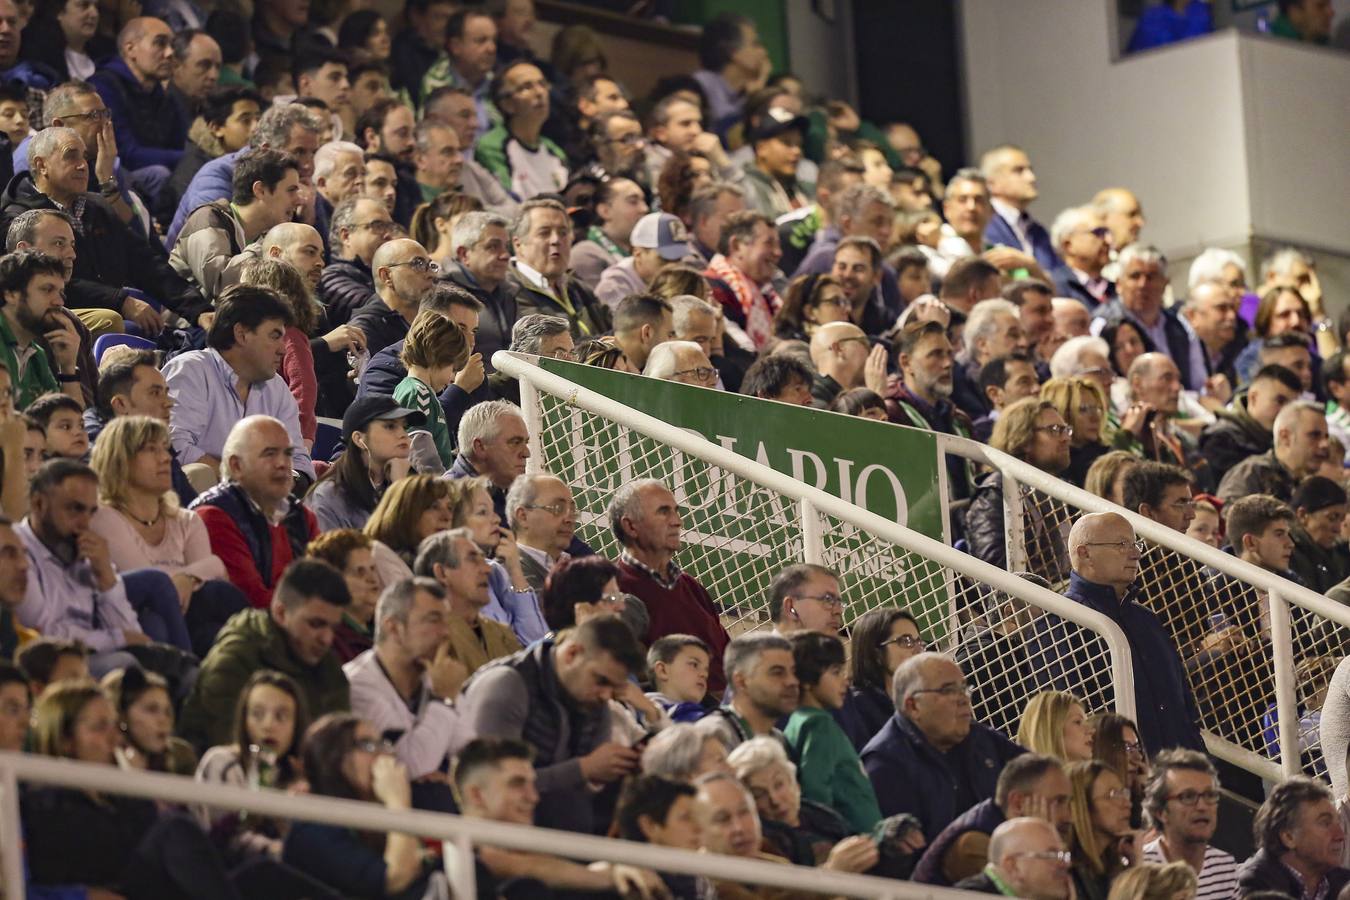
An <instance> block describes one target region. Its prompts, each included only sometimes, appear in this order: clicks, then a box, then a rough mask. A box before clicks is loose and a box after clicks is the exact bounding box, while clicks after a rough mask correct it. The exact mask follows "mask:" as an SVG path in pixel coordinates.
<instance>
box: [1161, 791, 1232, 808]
mask: <svg viewBox="0 0 1350 900" xmlns="http://www.w3.org/2000/svg"><path fill="white" fill-rule="evenodd" d="M1167 799H1168V800H1175V801H1177V802H1178V803H1180V804H1181V805H1182V806H1195V804H1197V803H1199V802H1200V801H1201V800H1203V801H1205V802H1206V803H1209V804H1215V803H1218V802H1219V792H1218V791H1216V790H1214V789H1213V788H1210V789H1209V790H1207V791H1182V792H1181V793H1180V794H1173V795H1172V796H1170V797H1168V798H1167Z"/></svg>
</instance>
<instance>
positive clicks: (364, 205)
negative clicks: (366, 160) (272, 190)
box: [319, 164, 395, 325]
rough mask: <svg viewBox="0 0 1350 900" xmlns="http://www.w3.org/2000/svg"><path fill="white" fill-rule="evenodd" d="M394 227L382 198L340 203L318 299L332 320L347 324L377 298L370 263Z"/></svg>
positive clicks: (335, 323) (335, 322) (348, 200)
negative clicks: (354, 315) (328, 260)
mask: <svg viewBox="0 0 1350 900" xmlns="http://www.w3.org/2000/svg"><path fill="white" fill-rule="evenodd" d="M363 165H364V164H363ZM394 228H395V225H394V220H393V219H392V218H391V217H390V215H389V209H388V207H386V206H385V205H384V202H383V201H381V200H375V199H372V198H369V197H348V198H347V199H346V200H343V201H342V202H341V203H339V204H337V208H336V209H334V210H333V219H332V224H331V225H330V226H329V234H328V244H327V247H328V248H329V250H330V258H331V262H329V263H328V265H327V266H325V267H324V270H323V275H322V276H321V277H320V278H319V302H320V303H322V304H323V307H324V309H326V310H327V311H328V321H329V323H330V324H332V325H343V324H346V323H347V322H348V321H350V320H351V317H352V314H353V313H355V312H356V311H357V310H358V309H360V308H361V307H363V306H366V305H368V304H369V303H371V302H372V301H374V300H375V299H376V295H375V276H374V275H372V274H371V271H370V264H371V263H372V262H373V261H374V259H375V251H376V250H378V249H380V247H381V246H383V244H384V243H385V242H386V241H388V240H389V236H390V235H391V234H393V233H394Z"/></svg>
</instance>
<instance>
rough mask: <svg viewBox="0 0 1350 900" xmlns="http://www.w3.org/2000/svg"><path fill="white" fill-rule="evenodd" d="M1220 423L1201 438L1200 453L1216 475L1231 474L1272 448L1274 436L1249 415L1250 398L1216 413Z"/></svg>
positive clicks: (1207, 428) (1242, 396)
mask: <svg viewBox="0 0 1350 900" xmlns="http://www.w3.org/2000/svg"><path fill="white" fill-rule="evenodd" d="M1214 416H1215V419H1216V421H1215V422H1213V423H1212V424H1210V425H1206V426H1205V430H1204V431H1203V432H1201V434H1200V452H1201V453H1203V454H1204V455H1205V458H1206V459H1208V460H1209V464H1210V467H1211V468H1212V469H1213V470H1214V471H1216V472H1227V471H1228V470H1229V469H1231V468H1233V467H1234V466H1236V465H1237V464H1238V463H1240V462H1242V461H1243V460H1244V459H1246V458H1247V457H1249V456H1256V455H1257V454H1260V453H1265V452H1267V451H1268V450H1270V448H1271V441H1272V438H1271V433H1270V430H1269V429H1267V428H1264V427H1262V425H1261V423H1260V422H1258V421H1256V420H1255V419H1253V418H1252V417H1251V415H1250V414H1249V413H1248V412H1247V395H1246V394H1240V395H1239V396H1237V397H1234V398H1233V402H1232V403H1230V404H1229V405H1228V406H1226V407H1224V408H1223V409H1220V410H1216V411H1215V413H1214Z"/></svg>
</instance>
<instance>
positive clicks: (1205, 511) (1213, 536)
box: [1186, 494, 1224, 550]
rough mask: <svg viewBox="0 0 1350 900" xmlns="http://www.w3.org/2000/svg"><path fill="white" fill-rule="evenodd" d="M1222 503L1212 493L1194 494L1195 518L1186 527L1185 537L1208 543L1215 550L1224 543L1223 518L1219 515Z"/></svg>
mask: <svg viewBox="0 0 1350 900" xmlns="http://www.w3.org/2000/svg"><path fill="white" fill-rule="evenodd" d="M1221 505H1222V503H1221V501H1220V500H1219V498H1218V497H1215V496H1214V495H1213V494H1197V495H1195V518H1194V519H1191V524H1190V525H1188V526H1187V527H1186V537H1192V538H1195V539H1196V540H1197V541H1199V542H1200V543H1202V544H1209V545H1210V546H1211V547H1213V548H1214V549H1215V550H1217V549H1219V548H1220V547H1222V546H1223V544H1224V540H1223V538H1224V533H1223V519H1222V518H1220V516H1219V507H1220V506H1221Z"/></svg>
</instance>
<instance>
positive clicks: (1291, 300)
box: [1233, 281, 1320, 386]
mask: <svg viewBox="0 0 1350 900" xmlns="http://www.w3.org/2000/svg"><path fill="white" fill-rule="evenodd" d="M1259 293H1260V296H1261V300H1260V302H1259V303H1258V304H1257V307H1256V315H1255V317H1254V319H1253V322H1252V326H1253V328H1252V333H1251V334H1250V336H1249V340H1248V342H1247V346H1245V347H1243V348H1242V352H1241V353H1239V354H1238V357H1237V359H1236V360H1235V361H1234V362H1233V369H1234V371H1235V372H1236V373H1237V377H1238V382H1239V383H1241V384H1246V383H1247V382H1248V381H1249V380H1250V379H1251V376H1252V373H1253V372H1255V371H1256V370H1257V369H1258V368H1260V367H1261V366H1262V365H1264V363H1263V362H1262V361H1261V350H1262V349H1263V347H1264V346H1265V343H1266V341H1268V340H1270V339H1271V338H1277V337H1280V336H1282V335H1285V334H1298V335H1300V336H1302V337H1303V340H1302V341H1299V342H1298V343H1299V344H1300V345H1301V346H1305V347H1306V346H1308V343H1309V342H1308V340H1307V336H1308V335H1310V334H1312V331H1313V316H1312V308H1311V307H1310V306H1309V305H1308V301H1307V300H1305V299H1304V298H1303V294H1302V293H1300V291H1299V289H1298V288H1297V287H1296V286H1295V285H1293V284H1291V283H1289V282H1286V281H1273V282H1269V283H1267V284H1266V285H1265V286H1263V287H1262V288H1261V289H1260V292H1259ZM1319 364H1320V361H1319ZM1309 386H1311V385H1309Z"/></svg>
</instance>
